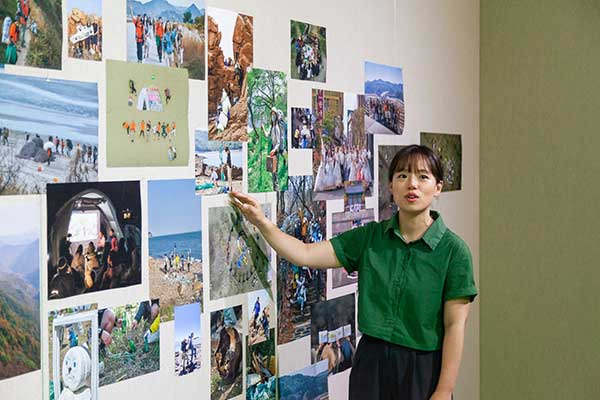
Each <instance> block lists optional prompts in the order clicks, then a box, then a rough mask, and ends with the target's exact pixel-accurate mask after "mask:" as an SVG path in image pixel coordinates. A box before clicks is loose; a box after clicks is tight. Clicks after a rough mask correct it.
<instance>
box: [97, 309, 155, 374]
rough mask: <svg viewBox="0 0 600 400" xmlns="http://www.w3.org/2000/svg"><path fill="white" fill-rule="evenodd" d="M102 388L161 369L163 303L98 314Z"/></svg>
mask: <svg viewBox="0 0 600 400" xmlns="http://www.w3.org/2000/svg"><path fill="white" fill-rule="evenodd" d="M98 324H99V329H98V336H99V342H100V343H99V363H100V386H106V385H110V384H112V383H116V382H122V381H125V380H127V379H131V378H135V377H137V376H141V375H146V374H149V373H151V372H156V371H158V370H159V369H160V304H159V301H158V300H157V299H156V300H150V301H142V302H141V303H136V304H127V305H124V306H120V307H116V308H105V309H103V310H100V311H98Z"/></svg>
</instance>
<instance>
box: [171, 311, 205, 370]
mask: <svg viewBox="0 0 600 400" xmlns="http://www.w3.org/2000/svg"><path fill="white" fill-rule="evenodd" d="M201 308H202V307H201V304H200V303H192V304H186V305H183V306H179V307H175V375H179V376H181V375H187V374H191V373H192V372H194V371H200V366H201V360H202V358H201V356H200V348H201V343H202V337H201V336H200V335H201V332H202V330H201V328H202V318H201V315H200V312H201Z"/></svg>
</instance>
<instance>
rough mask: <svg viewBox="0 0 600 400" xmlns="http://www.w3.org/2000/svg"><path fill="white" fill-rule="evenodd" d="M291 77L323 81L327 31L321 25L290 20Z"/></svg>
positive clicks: (325, 67) (325, 66)
mask: <svg viewBox="0 0 600 400" xmlns="http://www.w3.org/2000/svg"><path fill="white" fill-rule="evenodd" d="M290 36H291V58H292V59H291V64H290V65H291V68H290V75H291V77H292V79H301V80H303V81H306V80H309V81H315V82H325V81H326V78H327V31H326V29H325V28H324V27H322V26H317V25H311V24H308V23H306V22H300V21H294V20H291V21H290Z"/></svg>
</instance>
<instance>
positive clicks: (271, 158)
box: [246, 68, 288, 193]
mask: <svg viewBox="0 0 600 400" xmlns="http://www.w3.org/2000/svg"><path fill="white" fill-rule="evenodd" d="M246 83H247V87H248V192H250V193H258V192H272V191H275V192H279V191H285V190H287V179H288V147H287V81H286V78H285V74H284V73H283V72H276V71H268V70H264V69H258V68H252V69H251V70H250V71H248V75H247V82H246Z"/></svg>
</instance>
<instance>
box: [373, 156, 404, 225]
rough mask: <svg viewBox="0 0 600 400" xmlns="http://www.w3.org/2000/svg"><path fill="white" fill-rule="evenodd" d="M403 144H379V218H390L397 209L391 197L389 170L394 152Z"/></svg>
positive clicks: (383, 219) (382, 219)
mask: <svg viewBox="0 0 600 400" xmlns="http://www.w3.org/2000/svg"><path fill="white" fill-rule="evenodd" d="M404 147H405V146H396V145H379V148H378V152H379V166H378V169H377V171H378V173H379V189H378V190H379V196H378V199H379V220H380V221H385V220H386V219H390V218H392V216H393V215H394V214H395V213H396V211H398V206H396V203H395V202H394V200H393V199H392V192H391V191H390V179H389V171H390V164H391V163H392V160H393V159H394V156H395V155H396V153H398V152H399V151H400V150H402V148H404Z"/></svg>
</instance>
